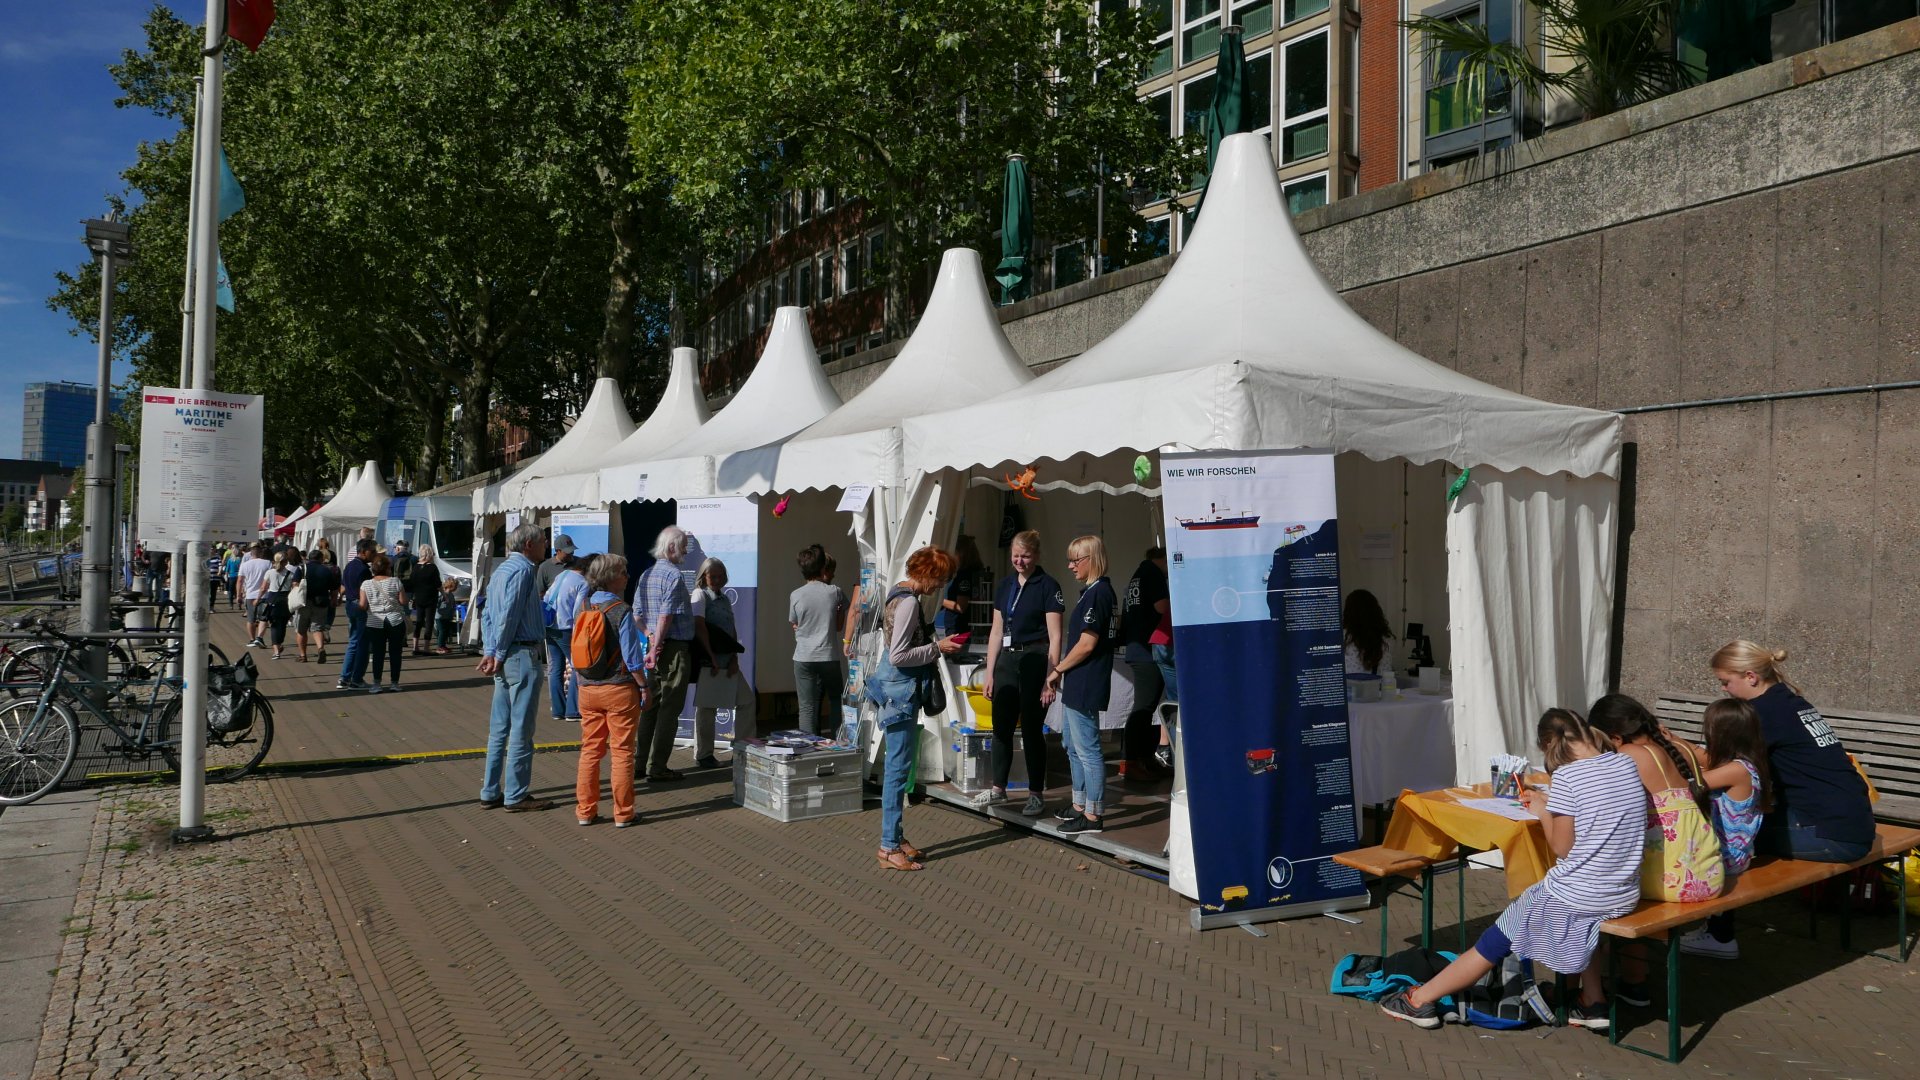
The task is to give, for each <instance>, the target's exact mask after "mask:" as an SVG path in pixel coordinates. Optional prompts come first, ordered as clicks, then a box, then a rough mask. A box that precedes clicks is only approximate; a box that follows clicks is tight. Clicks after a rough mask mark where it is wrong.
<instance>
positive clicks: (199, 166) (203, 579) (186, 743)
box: [173, 0, 226, 840]
mask: <svg viewBox="0 0 1920 1080" xmlns="http://www.w3.org/2000/svg"><path fill="white" fill-rule="evenodd" d="M225 14H226V8H225V0H207V26H206V44H205V47H204V48H203V49H202V50H201V71H200V78H201V84H200V103H199V106H198V110H197V112H196V113H195V115H194V123H193V128H194V140H193V141H194V153H193V172H194V180H195V182H196V183H197V184H198V185H199V189H200V191H199V196H198V197H197V198H195V199H194V206H193V220H192V223H191V228H192V233H191V235H192V237H193V243H192V251H193V262H194V266H193V311H192V323H193V371H192V382H191V385H190V386H189V387H188V388H189V389H193V390H211V389H212V388H213V337H214V318H215V316H216V315H217V313H218V311H219V308H218V307H217V306H216V305H215V304H214V288H215V286H216V285H217V284H218V283H217V282H216V281H215V272H214V259H215V258H216V257H217V253H218V250H219V242H220V217H219V210H220V207H219V202H220V186H219V185H220V177H219V169H220V48H221V45H222V43H223V41H224V40H225V26H224V22H225V18H224V17H225ZM206 558H207V542H206V541H205V540H192V541H189V542H188V543H187V561H188V562H189V563H190V564H195V565H197V564H200V563H204V562H205V561H206ZM207 588H208V584H207V575H205V574H195V573H189V574H188V575H187V589H186V602H187V610H186V626H187V635H186V642H185V647H184V649H183V650H182V653H183V655H182V658H181V662H182V664H183V665H184V666H185V673H186V685H185V687H183V690H184V693H183V695H182V698H183V700H182V708H181V713H180V827H179V828H177V829H175V830H174V833H173V836H174V839H175V840H203V839H206V838H207V837H209V836H211V835H212V834H213V830H212V829H211V828H209V827H208V826H207V824H206V809H207V807H206V801H207V791H206V784H207V630H208V622H209V619H208V617H207Z"/></svg>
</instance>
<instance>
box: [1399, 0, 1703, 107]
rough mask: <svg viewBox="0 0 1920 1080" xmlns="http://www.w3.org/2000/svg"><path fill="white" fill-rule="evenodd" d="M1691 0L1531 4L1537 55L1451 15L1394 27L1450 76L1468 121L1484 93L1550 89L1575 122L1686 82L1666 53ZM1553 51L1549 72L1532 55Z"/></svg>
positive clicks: (1546, 0)
mask: <svg viewBox="0 0 1920 1080" xmlns="http://www.w3.org/2000/svg"><path fill="white" fill-rule="evenodd" d="M1696 2H1697V0H1533V7H1534V8H1536V9H1537V10H1538V12H1539V19H1540V52H1539V53H1538V54H1536V53H1535V52H1534V50H1532V49H1531V48H1529V46H1528V45H1527V44H1526V43H1524V42H1521V41H1496V40H1494V38H1493V36H1492V34H1491V33H1490V32H1489V31H1488V30H1487V27H1486V25H1485V24H1484V23H1482V22H1474V21H1469V20H1466V19H1462V18H1461V17H1459V16H1457V15H1439V16H1428V15H1423V16H1421V17H1419V18H1415V19H1409V20H1407V21H1406V22H1405V23H1403V24H1402V25H1404V26H1405V27H1407V28H1408V29H1409V30H1412V31H1413V32H1415V33H1417V34H1419V35H1420V42H1421V49H1422V51H1423V52H1424V53H1425V55H1426V59H1427V63H1429V64H1437V65H1439V66H1440V67H1441V68H1442V69H1443V72H1442V74H1444V75H1448V76H1451V75H1453V74H1454V73H1456V72H1457V75H1458V78H1457V80H1456V81H1455V82H1454V84H1453V86H1454V93H1455V94H1457V95H1460V96H1461V99H1462V100H1461V102H1460V105H1461V107H1462V109H1463V111H1465V112H1466V113H1468V114H1469V115H1473V114H1477V113H1480V112H1483V111H1484V108H1485V103H1486V102H1487V100H1488V97H1489V94H1491V95H1493V96H1496V97H1497V96H1499V95H1501V94H1503V93H1505V92H1506V91H1507V90H1508V88H1512V89H1517V90H1519V91H1521V92H1522V93H1523V94H1524V95H1525V96H1526V97H1528V98H1529V99H1531V100H1534V101H1539V100H1542V99H1543V98H1544V97H1545V96H1546V95H1547V94H1548V93H1549V92H1553V91H1558V92H1560V93H1564V94H1566V95H1567V97H1568V98H1570V99H1571V100H1572V101H1573V103H1574V104H1575V105H1576V106H1577V107H1578V108H1579V110H1580V118H1581V119H1582V120H1591V119H1593V118H1594V117H1596V116H1605V115H1607V114H1608V113H1612V112H1618V111H1619V110H1621V109H1624V108H1627V107H1628V106H1631V105H1638V104H1640V103H1641V102H1643V101H1651V100H1653V99H1654V98H1657V97H1662V96H1664V95H1667V94H1671V93H1673V92H1674V91H1675V90H1680V89H1683V88H1685V87H1687V86H1690V85H1692V84H1693V82H1694V81H1695V78H1696V74H1697V73H1696V72H1695V71H1694V70H1693V69H1691V68H1689V67H1688V66H1687V65H1686V64H1685V63H1683V62H1681V61H1680V60H1679V59H1678V58H1677V57H1676V56H1675V55H1674V52H1673V27H1674V20H1675V19H1676V18H1677V17H1679V15H1680V14H1681V13H1682V12H1683V11H1685V10H1687V9H1690V8H1691V7H1693V6H1694V4H1695V3H1696ZM1552 53H1558V54H1560V55H1561V56H1564V57H1565V58H1566V59H1567V61H1568V64H1567V66H1566V67H1565V69H1563V70H1549V69H1548V68H1547V67H1546V66H1545V64H1544V63H1542V61H1541V59H1540V57H1543V56H1545V55H1548V54H1552Z"/></svg>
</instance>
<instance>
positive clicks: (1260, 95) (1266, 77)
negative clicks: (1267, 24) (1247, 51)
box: [1247, 49, 1273, 135]
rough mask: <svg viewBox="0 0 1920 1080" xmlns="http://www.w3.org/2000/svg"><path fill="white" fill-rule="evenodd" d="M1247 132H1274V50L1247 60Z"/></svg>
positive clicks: (1262, 133) (1261, 133)
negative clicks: (1249, 125)
mask: <svg viewBox="0 0 1920 1080" xmlns="http://www.w3.org/2000/svg"><path fill="white" fill-rule="evenodd" d="M1247 112H1248V113H1249V118H1248V121H1247V122H1248V123H1249V124H1251V125H1252V127H1250V128H1248V129H1247V130H1249V131H1251V132H1253V133H1254V134H1256V135H1266V134H1269V133H1271V132H1272V131H1273V50H1271V49H1269V50H1267V51H1266V52H1263V53H1260V54H1259V55H1257V56H1250V57H1248V58H1247Z"/></svg>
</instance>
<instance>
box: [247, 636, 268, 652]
mask: <svg viewBox="0 0 1920 1080" xmlns="http://www.w3.org/2000/svg"><path fill="white" fill-rule="evenodd" d="M265 645H266V642H264V641H261V640H260V639H259V638H254V639H253V640H252V641H249V642H247V648H249V649H258V648H262V647H264V646H265Z"/></svg>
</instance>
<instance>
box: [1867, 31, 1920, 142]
mask: <svg viewBox="0 0 1920 1080" xmlns="http://www.w3.org/2000/svg"><path fill="white" fill-rule="evenodd" d="M1863 74H1866V75H1868V76H1870V77H1871V78H1873V79H1874V80H1875V82H1876V84H1877V91H1878V94H1879V95H1880V152H1881V153H1883V154H1888V155H1892V154H1911V153H1913V152H1914V151H1916V150H1920V56H1913V55H1908V56H1901V57H1897V58H1895V59H1893V60H1887V61H1883V62H1882V63H1878V64H1875V65H1873V66H1872V67H1870V68H1867V69H1866V71H1865V72H1863Z"/></svg>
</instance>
